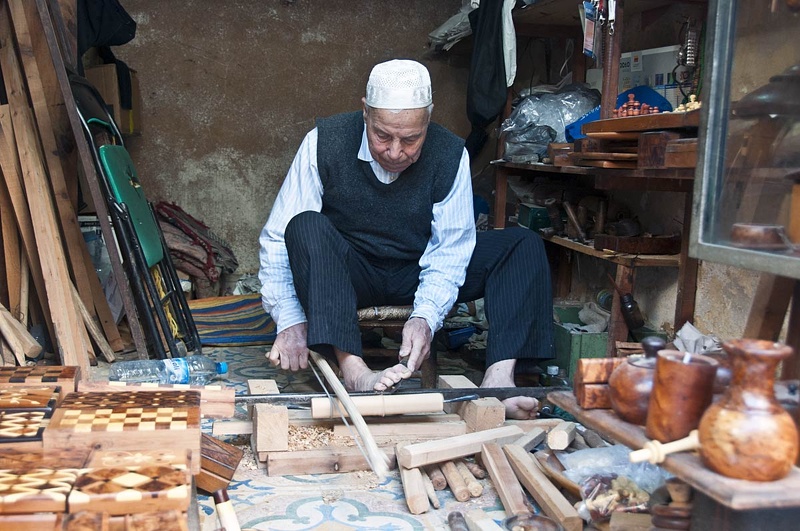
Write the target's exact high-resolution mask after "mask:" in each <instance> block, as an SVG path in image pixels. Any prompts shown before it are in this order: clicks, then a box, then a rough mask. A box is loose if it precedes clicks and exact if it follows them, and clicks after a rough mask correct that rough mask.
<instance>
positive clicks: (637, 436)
mask: <svg viewBox="0 0 800 531" xmlns="http://www.w3.org/2000/svg"><path fill="white" fill-rule="evenodd" d="M547 399H548V400H549V401H550V402H552V403H553V404H555V405H557V406H558V407H560V408H562V409H564V410H565V411H568V412H569V413H571V414H572V415H574V416H575V418H576V419H578V420H579V421H580V422H581V423H582V424H584V425H586V426H587V427H589V428H592V429H594V430H597V431H599V432H601V433H603V434H605V435H607V436H609V437H612V438H613V439H615V440H616V441H618V442H620V443H622V444H624V445H625V446H628V447H629V448H632V449H634V450H638V449H640V448H642V447H643V446H644V443H646V442H647V441H648V439H647V437H646V436H645V434H644V428H642V427H641V426H636V425H634V424H630V423H628V422H624V421H622V420H620V418H619V417H617V415H616V414H615V413H614V412H613V411H612V410H610V409H583V408H581V407H580V406H579V405H578V403H577V401H576V400H575V396H574V395H573V394H572V393H571V392H569V391H555V392H552V393H549V394H548V395H547ZM660 466H661V467H662V468H664V469H666V470H667V471H669V472H671V473H673V474H675V475H676V476H678V477H679V478H681V479H683V480H684V481H686V482H687V483H689V484H690V485H691V486H692V487H694V488H695V489H697V490H699V491H701V492H703V493H704V494H705V495H707V496H708V497H710V498H712V499H714V500H715V501H717V502H718V503H721V504H722V505H725V506H726V507H729V508H731V509H734V510H749V509H778V508H789V507H800V496H798V494H797V493H798V492H800V469H798V468H797V467H793V468H792V471H791V472H790V474H789V475H788V476H787V477H785V478H784V479H781V480H779V481H771V482H763V483H762V482H757V481H744V480H741V479H732V478H728V477H725V476H722V475H720V474H717V473H715V472H712V471H711V470H709V469H708V468H706V467H705V466H704V465H703V463H702V461H701V459H700V457H699V455H698V454H697V453H695V452H691V453H689V452H683V453H679V454H672V455H669V456H667V458H666V460H665V461H664V462H663V463H661V465H660Z"/></svg>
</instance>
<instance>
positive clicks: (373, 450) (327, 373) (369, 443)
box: [308, 350, 427, 501]
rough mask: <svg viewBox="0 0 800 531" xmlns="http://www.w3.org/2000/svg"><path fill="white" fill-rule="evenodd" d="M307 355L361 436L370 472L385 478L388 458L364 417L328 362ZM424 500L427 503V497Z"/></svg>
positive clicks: (314, 354) (310, 352) (317, 355)
mask: <svg viewBox="0 0 800 531" xmlns="http://www.w3.org/2000/svg"><path fill="white" fill-rule="evenodd" d="M308 354H309V356H311V360H312V361H313V362H314V363H315V364H316V365H317V367H319V370H320V371H321V372H322V375H323V376H324V377H325V380H326V381H327V382H328V385H330V386H331V388H332V389H333V392H334V393H336V396H337V398H338V399H339V401H340V402H341V404H342V407H343V408H344V410H345V411H347V414H348V415H349V416H350V418H351V419H352V422H353V426H355V428H356V431H357V432H358V434H359V435H360V436H361V440H362V442H363V443H364V446H365V451H366V454H367V455H366V458H367V462H368V463H369V466H370V468H372V471H373V472H375V474H377V476H378V478H380V479H381V480H383V479H384V478H385V477H386V474H388V473H389V462H390V461H389V457H388V456H387V455H386V453H385V452H383V450H381V449H380V448H378V443H376V442H375V438H374V437H373V436H372V433H371V432H370V431H369V427H368V426H367V423H366V422H364V417H362V416H361V413H359V412H358V409H356V407H355V405H353V399H352V398H350V395H349V394H347V390H346V389H345V388H344V385H342V382H340V381H339V378H337V377H336V374H335V373H334V372H333V369H331V366H330V365H328V362H327V361H326V360H325V358H323V357H322V356H320V355H319V354H318V353H316V352H314V351H313V350H309V351H308ZM420 481H421V479H420ZM425 500H426V501H427V496H426V498H425Z"/></svg>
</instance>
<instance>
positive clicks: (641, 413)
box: [608, 336, 666, 426]
mask: <svg viewBox="0 0 800 531" xmlns="http://www.w3.org/2000/svg"><path fill="white" fill-rule="evenodd" d="M665 346H666V342H665V341H664V340H663V339H662V338H660V337H655V336H651V337H646V338H644V339H643V340H642V348H644V354H645V355H644V357H643V358H642V357H628V359H627V360H626V362H625V363H621V364H620V365H619V366H618V367H617V368H616V369H614V372H613V373H611V377H610V378H609V379H608V387H609V400H610V401H611V409H613V410H614V412H615V413H616V414H617V415H618V416H619V417H620V418H621V419H622V420H624V421H626V422H630V423H631V424H639V425H642V426H644V424H645V422H646V421H647V406H648V403H649V401H650V392H651V391H652V389H653V373H654V372H655V368H656V359H657V355H658V351H659V350H661V349H663V348H664V347H665Z"/></svg>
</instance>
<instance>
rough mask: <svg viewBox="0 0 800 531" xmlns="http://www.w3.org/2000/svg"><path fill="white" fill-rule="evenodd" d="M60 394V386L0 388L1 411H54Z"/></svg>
mask: <svg viewBox="0 0 800 531" xmlns="http://www.w3.org/2000/svg"><path fill="white" fill-rule="evenodd" d="M60 393H61V388H60V387H58V386H56V387H55V388H53V387H48V386H36V387H10V388H0V409H16V410H19V409H54V408H55V407H56V405H57V404H58V399H59V395H60Z"/></svg>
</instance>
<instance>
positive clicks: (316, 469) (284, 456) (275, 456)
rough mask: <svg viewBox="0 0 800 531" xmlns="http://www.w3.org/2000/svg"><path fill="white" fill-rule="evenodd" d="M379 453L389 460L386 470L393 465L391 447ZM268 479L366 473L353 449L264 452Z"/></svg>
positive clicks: (363, 459)
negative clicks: (360, 471)
mask: <svg viewBox="0 0 800 531" xmlns="http://www.w3.org/2000/svg"><path fill="white" fill-rule="evenodd" d="M381 451H383V453H385V454H386V455H387V456H388V458H389V467H390V468H391V467H393V466H394V465H395V463H396V462H395V459H394V452H395V450H394V445H391V446H384V447H382V448H381ZM265 454H266V455H264V456H263V457H264V459H261V456H260V455H259V460H261V461H264V462H265V463H266V470H267V475H268V476H292V475H305V474H335V473H340V472H356V471H359V470H369V469H370V466H369V463H367V459H366V457H364V454H362V453H361V451H360V450H359V449H358V448H355V447H339V446H336V447H333V446H329V447H327V448H319V449H314V450H303V451H302V452H265Z"/></svg>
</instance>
